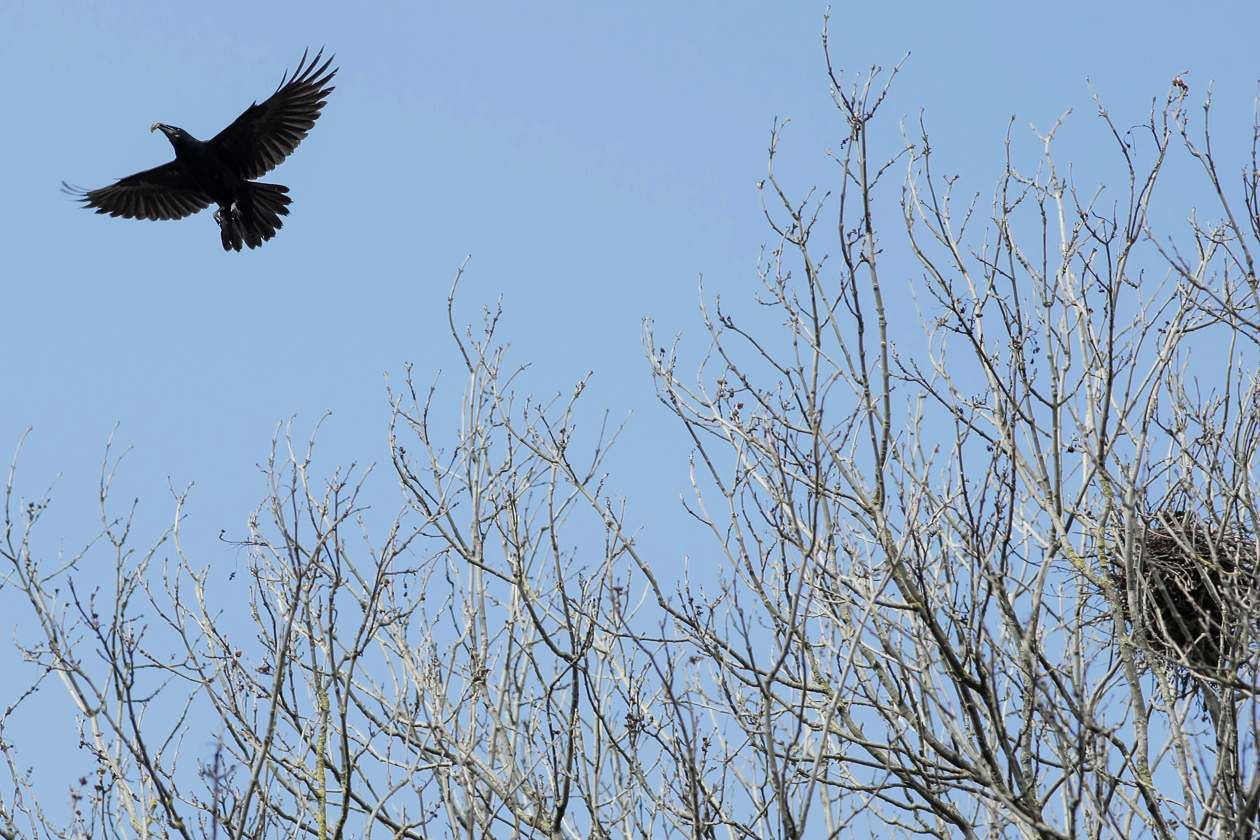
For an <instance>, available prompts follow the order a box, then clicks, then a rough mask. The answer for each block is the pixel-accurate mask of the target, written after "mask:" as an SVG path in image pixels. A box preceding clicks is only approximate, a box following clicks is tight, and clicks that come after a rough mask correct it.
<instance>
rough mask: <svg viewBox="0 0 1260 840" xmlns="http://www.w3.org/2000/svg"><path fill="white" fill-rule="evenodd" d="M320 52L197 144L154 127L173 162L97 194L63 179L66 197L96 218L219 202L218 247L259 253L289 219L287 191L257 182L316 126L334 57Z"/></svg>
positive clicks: (165, 212) (186, 210) (155, 215)
mask: <svg viewBox="0 0 1260 840" xmlns="http://www.w3.org/2000/svg"><path fill="white" fill-rule="evenodd" d="M323 54H324V51H323V50H320V51H319V54H318V55H316V56H315V60H314V61H312V62H311V63H310V64H309V65H308V64H307V63H306V55H307V54H306V53H302V61H301V62H299V63H298V68H297V70H295V71H294V73H293V76H292V77H291V78H290V77H288V74H285V78H284V79H281V80H280V87H278V88H276V92H275V93H273V94H272V95H271V98H269V99H268V100H267V101H266V102H264V103H262V104H261V105H259V104H258V103H257V102H255V103H254V104H253V105H251V106H249V107H248V108H246V109H245V113H243V114H241V115H240V116H239V117H237V118H236V121H235V122H233V123H232V124H231V125H229V126H228V127H227V128H225V129H223V130H222V131H220V132H219V133H218V134H216V135H215V136H214V137H212V138H211V139H210V140H207V141H205V142H202V141H201V140H198V139H196V138H195V137H193V136H192V135H191V134H189V133H188V132H186V131H184V130H183V129H182V128H176V127H175V126H173V125H163V124H162V123H154V124H153V125H152V126H150V128H149V130H150V131H157V130H158V129H159V128H160V129H162V133H163V134H165V135H166V139H168V140H170V141H171V145H172V146H174V147H175V160H173V161H171V162H170V163H164V164H162V165H161V166H159V167H157V168H155V169H147V170H145V171H144V172H137V173H136V174H135V175H131V176H129V177H126V178H123V179H121V180H119V181H118V182H117V183H115V184H111V185H110V186H108V187H102V188H101V189H99V190H81V189H78V188H76V187H71V186H70V185H69V184H66V183H65V182H62V186H64V187H65V188H66V190H67V191H68V192H70V193H71V194H72V195H75V196H77V197H78V198H79V200H80V201H82V202H83V204H84V206H85V207H91V208H94V209H95V210H96V212H97V213H108V214H109V215H111V216H122V217H123V218H126V219H182V218H184V217H185V216H191V215H192V214H193V213H196V212H198V211H201V210H204V209H206V208H207V207H209V206H210V205H211V204H217V205H219V209H218V210H216V211H214V220H215V221H216V222H218V223H219V234H220V236H221V237H222V239H223V250H225V251H230V250H233V249H235V250H237V251H239V250H241V245H248V246H249V247H250V248H257V247H258V246H259V245H261V244H263V242H265V241H267V240H268V239H270V238H271V237H273V236H275V235H276V231H277V230H279V229H280V228H281V227H282V226H283V223H282V222H281V221H280V217H281V216H287V215H289V196H288V195H287V194H286V193H288V192H289V188H288V187H282V186H280V185H279V184H261V183H258V182H257V181H255V180H254V179H255V178H259V177H261V176H263V175H265V174H267V173H268V172H270V171H271V170H273V169H275V168H276V167H277V166H278V165H280V163H282V162H283V161H284V159H285V158H287V157H288V156H289V155H290V154H292V153H293V150H294V149H296V148H297V146H298V144H299V143H301V142H302V139H303V138H304V137H306V133H307V132H308V131H310V130H311V128H312V127H314V125H315V120H317V119H319V115H320V112H321V110H322V109H323V107H324V104H325V100H324V97H325V96H327V95H328V94H329V93H331V92H332V91H333V88H331V87H329V86H328V83H329V82H330V81H332V78H333V76H335V75H337V68H334V69H333V70H331V71H330V70H329V69H328V66H329V65H330V64H332V61H333V60H332V57H329V59H328V60H327V61H325V62H324V63H323V65H322V66H321V65H320V63H319V61H320V59H321V58H322V57H323Z"/></svg>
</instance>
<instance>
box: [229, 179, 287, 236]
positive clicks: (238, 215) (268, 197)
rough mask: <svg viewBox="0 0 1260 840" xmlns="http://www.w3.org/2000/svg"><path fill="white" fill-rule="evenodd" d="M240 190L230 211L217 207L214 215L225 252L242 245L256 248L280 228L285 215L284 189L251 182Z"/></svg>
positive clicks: (285, 188) (273, 185)
mask: <svg viewBox="0 0 1260 840" xmlns="http://www.w3.org/2000/svg"><path fill="white" fill-rule="evenodd" d="M244 187H245V189H244V191H243V192H242V193H241V196H240V198H238V199H237V200H236V201H235V202H233V203H232V205H231V206H230V207H224V206H223V205H219V209H218V210H216V211H214V220H215V221H216V222H218V223H219V236H220V238H221V239H222V240H223V250H225V251H239V250H241V246H243V245H248V246H249V247H250V248H257V247H258V246H259V245H262V244H263V243H264V242H266V241H267V240H268V239H270V238H271V237H273V236H275V235H276V231H278V230H279V229H280V228H282V227H284V222H282V221H280V217H281V216H287V215H289V202H290V198H289V196H288V195H287V193H288V192H289V188H288V187H283V186H281V185H279V184H259V183H257V182H254V181H249V182H246V183H245V184H244Z"/></svg>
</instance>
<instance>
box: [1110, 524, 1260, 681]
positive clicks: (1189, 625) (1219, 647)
mask: <svg viewBox="0 0 1260 840" xmlns="http://www.w3.org/2000/svg"><path fill="white" fill-rule="evenodd" d="M1139 539H1140V540H1141V544H1140V546H1139V548H1140V550H1139V551H1135V552H1123V553H1121V554H1119V556H1117V558H1116V559H1117V561H1120V558H1121V557H1124V556H1128V557H1130V558H1132V562H1133V564H1134V565H1133V568H1132V569H1131V570H1129V571H1128V572H1127V573H1126V570H1125V569H1124V568H1123V567H1119V563H1118V568H1116V570H1115V571H1114V572H1113V574H1112V580H1113V581H1114V582H1115V584H1116V587H1117V589H1118V592H1119V595H1120V599H1121V603H1122V605H1123V608H1124V611H1125V618H1126V619H1128V621H1129V624H1130V625H1131V626H1132V627H1133V629H1134V630H1135V631H1141V632H1135V633H1134V635H1135V636H1136V637H1137V638H1138V639H1142V637H1145V644H1144V645H1143V646H1142V648H1143V655H1144V656H1145V657H1147V660H1148V665H1155V664H1156V661H1151V659H1152V657H1153V658H1154V659H1155V660H1157V661H1158V662H1159V663H1160V664H1162V665H1164V666H1165V667H1166V668H1168V669H1169V670H1170V671H1171V672H1172V674H1173V675H1174V677H1175V678H1176V680H1177V684H1178V686H1179V688H1180V689H1181V691H1182V692H1183V694H1186V695H1188V694H1193V693H1195V692H1196V691H1197V690H1198V689H1199V688H1201V687H1202V686H1203V685H1204V684H1205V683H1210V684H1215V685H1229V684H1232V683H1235V682H1236V681H1237V676H1235V675H1236V674H1237V671H1238V668H1239V666H1240V665H1242V664H1243V663H1245V662H1247V661H1250V660H1251V659H1252V658H1253V657H1252V654H1253V653H1254V651H1255V647H1256V639H1257V630H1260V614H1258V613H1260V577H1258V576H1257V572H1258V571H1260V570H1258V569H1257V562H1256V540H1255V538H1254V537H1252V536H1250V535H1248V534H1246V533H1244V532H1242V531H1239V530H1230V529H1227V528H1224V527H1221V526H1213V525H1212V523H1210V522H1208V521H1206V520H1204V519H1203V518H1202V517H1200V516H1198V515H1197V514H1194V513H1187V512H1185V511H1172V512H1162V513H1160V514H1158V515H1157V516H1156V517H1155V520H1154V522H1153V523H1152V524H1151V525H1149V526H1147V527H1145V528H1143V529H1142V531H1141V532H1140V533H1139Z"/></svg>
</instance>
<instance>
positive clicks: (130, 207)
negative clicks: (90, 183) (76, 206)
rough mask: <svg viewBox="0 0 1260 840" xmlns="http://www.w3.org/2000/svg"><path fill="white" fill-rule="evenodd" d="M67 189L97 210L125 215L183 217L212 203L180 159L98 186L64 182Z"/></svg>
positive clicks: (137, 217) (155, 217)
mask: <svg viewBox="0 0 1260 840" xmlns="http://www.w3.org/2000/svg"><path fill="white" fill-rule="evenodd" d="M61 185H62V187H63V188H64V189H65V191H66V192H68V193H70V194H71V195H73V196H75V197H76V198H78V199H79V201H81V202H83V204H84V206H85V207H91V208H93V209H95V210H96V212H97V213H108V214H109V215H111V216H122V217H123V218H124V219H155V220H156V219H182V218H184V217H185V216H191V215H192V214H193V213H196V212H197V211H199V210H204V209H206V208H207V207H209V206H210V196H208V195H206V194H205V193H203V192H202V191H201V190H199V189H197V188H196V187H194V186H192V181H191V179H190V178H189V177H188V172H187V171H186V170H185V169H184V165H183V164H182V163H180V162H179V161H177V160H173V161H171V162H170V163H164V164H162V165H161V166H157V167H154V168H153V169H146V170H145V171H143V172H137V173H136V174H135V175H128V176H127V177H126V178H120V179H119V180H118V182H117V183H114V184H110V185H109V186H108V187H101V188H100V189H99V190H82V189H79V188H78V187H72V186H70V185H69V184H67V183H65V182H64V181H63V182H62V184H61Z"/></svg>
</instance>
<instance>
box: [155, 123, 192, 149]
mask: <svg viewBox="0 0 1260 840" xmlns="http://www.w3.org/2000/svg"><path fill="white" fill-rule="evenodd" d="M159 128H160V129H162V133H163V134H165V135H166V139H167V140H170V141H171V145H172V146H177V145H179V143H180V141H181V140H186V139H188V132H186V131H184V129H182V128H176V127H175V126H173V125H166V124H164V123H154V124H153V125H151V126H149V131H157V130H158V129H159Z"/></svg>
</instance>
